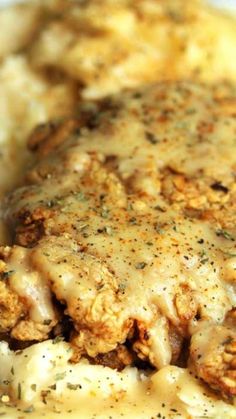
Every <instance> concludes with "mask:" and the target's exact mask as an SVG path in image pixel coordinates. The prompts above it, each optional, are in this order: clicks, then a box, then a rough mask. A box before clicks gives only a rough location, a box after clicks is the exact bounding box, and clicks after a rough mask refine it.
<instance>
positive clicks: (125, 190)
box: [3, 82, 236, 396]
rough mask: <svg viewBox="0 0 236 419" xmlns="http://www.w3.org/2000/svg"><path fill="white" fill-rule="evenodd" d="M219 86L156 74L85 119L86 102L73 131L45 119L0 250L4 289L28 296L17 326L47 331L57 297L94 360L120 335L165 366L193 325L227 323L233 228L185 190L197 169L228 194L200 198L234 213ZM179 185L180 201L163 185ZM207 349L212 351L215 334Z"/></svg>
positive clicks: (75, 340) (229, 124)
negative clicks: (165, 79)
mask: <svg viewBox="0 0 236 419" xmlns="http://www.w3.org/2000/svg"><path fill="white" fill-rule="evenodd" d="M217 90H218V89H217ZM219 90H220V89H219ZM230 94H232V99H231V97H230ZM227 95H228V98H227V101H228V103H229V102H230V100H231V101H232V104H233V103H235V102H234V98H233V92H228V93H227ZM216 96H217V95H216V89H215V88H206V87H205V86H201V85H198V84H193V83H190V82H176V83H161V84H158V85H151V86H149V87H145V88H143V89H140V90H137V91H134V92H128V93H126V94H121V95H119V96H117V98H115V97H114V98H111V99H109V100H106V101H105V102H102V103H101V104H98V105H97V106H93V108H92V110H91V112H90V117H89V116H88V115H87V116H86V119H85V120H84V125H83V117H82V115H83V111H84V110H82V112H81V115H79V117H78V119H79V122H78V124H79V129H78V127H77V124H76V123H75V124H74V121H75V120H74V119H73V120H72V123H71V126H72V127H74V126H75V127H76V130H75V131H74V128H73V129H72V131H71V130H70V129H69V131H68V130H67V127H68V121H65V122H64V124H63V123H62V125H61V127H60V126H59V125H58V126H57V133H58V134H57V135H58V136H56V140H55V141H54V138H55V137H54V133H52V137H51V132H50V130H49V132H47V135H46V136H42V137H40V138H39V139H38V140H37V141H36V142H34V144H36V145H37V146H36V150H35V151H36V152H37V159H38V163H37V164H36V165H35V167H34V168H33V169H32V170H30V171H29V173H28V175H27V178H26V185H25V186H24V187H22V188H20V189H18V190H16V191H15V192H13V194H12V195H11V196H10V197H9V199H8V202H7V206H6V210H5V216H6V218H7V219H8V221H9V222H10V223H11V226H12V228H13V229H14V231H15V232H16V236H15V240H16V242H17V245H15V246H14V247H13V248H12V249H11V248H7V250H6V252H5V253H6V254H5V255H3V256H4V257H3V259H4V261H5V263H6V266H7V268H8V269H9V270H14V271H15V273H14V274H13V275H11V277H10V279H9V288H10V289H13V290H14V292H16V293H18V294H19V295H20V296H21V297H22V296H24V298H25V301H26V302H27V305H28V306H27V313H26V316H25V318H24V319H23V322H22V321H21V322H20V323H19V324H18V325H17V326H16V329H15V331H14V329H13V330H12V335H13V336H17V337H18V339H22V338H25V339H27V340H30V334H31V337H32V339H35V337H36V336H39V337H38V339H40V340H41V339H43V338H44V335H43V334H40V335H37V333H38V332H39V331H40V333H41V330H43V331H44V330H46V331H45V338H46V337H47V336H48V333H49V331H50V330H51V329H52V328H53V327H54V325H56V323H57V321H58V316H57V314H56V312H55V308H54V306H53V298H52V297H53V296H54V298H56V300H57V301H58V304H59V305H60V307H61V308H60V309H61V310H64V313H65V315H66V316H67V317H69V319H70V320H71V326H72V334H71V344H72V345H73V347H76V351H75V355H74V360H75V359H76V360H78V359H79V357H80V356H81V355H83V354H85V355H86V356H89V357H93V358H95V359H99V357H100V359H101V358H102V357H103V356H105V355H104V354H109V353H114V352H113V351H116V349H117V348H118V347H120V345H123V344H124V343H125V342H127V341H128V342H129V345H130V348H131V351H134V352H136V353H137V356H138V357H140V358H141V359H142V360H144V361H147V360H148V361H149V362H150V363H151V364H153V365H154V366H155V367H156V368H162V367H163V366H165V365H168V364H170V363H171V362H178V356H179V353H180V351H181V345H182V342H183V341H184V339H188V340H189V339H190V338H191V336H192V335H193V337H192V346H191V347H192V348H194V345H195V344H194V342H195V341H198V338H197V336H198V335H197V334H196V333H197V332H196V328H197V327H198V324H203V323H202V322H203V320H205V321H206V323H205V326H204V327H203V329H202V330H203V332H204V333H206V341H207V340H208V338H209V339H211V338H210V336H211V333H210V332H209V330H211V329H209V327H211V326H209V325H215V326H214V327H216V328H218V327H219V328H222V333H226V334H227V333H228V329H227V328H226V326H225V325H224V321H225V318H226V316H227V314H228V313H229V312H230V311H231V310H232V309H233V307H234V302H235V296H234V294H233V292H232V283H233V282H234V281H235V275H234V266H235V265H234V264H235V228H234V227H233V226H231V224H229V225H228V227H227V230H225V229H224V223H226V222H227V221H226V220H224V219H221V218H220V217H219V218H218V219H217V220H216V218H215V217H214V216H209V217H206V208H205V207H203V208H202V207H201V206H199V208H197V211H194V210H195V208H190V206H189V196H188V193H187V192H186V190H187V191H188V190H189V189H190V190H191V187H192V189H193V190H195V188H196V186H195V185H196V184H197V183H198V182H199V184H200V187H201V188H202V189H201V190H202V191H203V190H204V191H205V190H208V191H210V189H212V191H213V193H216V194H218V193H219V194H227V195H229V200H228V201H226V202H227V203H222V202H220V200H219V199H214V200H213V203H212V202H210V201H209V205H208V207H207V209H208V210H209V211H212V210H217V211H219V212H221V211H222V214H223V215H222V217H224V213H227V214H228V213H229V216H230V217H234V214H233V213H232V206H230V205H229V206H227V205H228V203H229V202H230V200H231V201H233V196H234V193H235V192H234V182H235V178H234V167H235V164H236V160H235V159H236V156H235V153H234V152H233V151H234V148H235V143H234V141H235V127H236V125H235V123H236V122H235V118H234V116H233V114H232V110H231V111H230V112H229V113H228V112H227V115H226V114H225V108H224V104H223V103H224V101H223V100H219V99H218V98H217V97H216ZM190 110H191V111H190ZM216 115H217V117H216ZM199 126H200V127H201V128H200V130H199ZM203 126H204V127H207V128H204V129H203ZM209 127H210V128H209ZM58 138H59V139H60V141H58ZM31 141H32V138H31ZM47 142H48V144H49V146H48V147H47ZM31 146H32V143H31ZM168 180H170V185H171V186H166V187H165V188H164V187H163V185H164V184H165V183H166V182H167V183H168ZM157 184H159V185H160V187H159V188H158V187H156V185H157ZM186 185H187V186H186ZM174 188H176V189H177V190H179V191H181V193H182V198H181V200H179V199H176V198H175V199H172V198H170V195H169V190H170V191H172V190H174ZM171 193H172V192H171ZM29 232H30V233H29ZM22 246H24V248H23V247H22ZM32 290H34V291H33V292H32ZM36 290H37V295H36V294H35V293H36ZM36 297H37V298H36ZM36 300H37V305H36V303H35V302H36ZM32 307H33V311H32V310H31V309H32ZM35 310H36V311H35ZM45 322H46V326H48V329H47V328H45V329H44V328H43V327H42V326H43V325H45ZM39 324H41V326H40V330H39ZM31 326H32V328H31ZM212 327H213V326H212ZM19 330H20V333H19V332H18V331H19ZM217 330H218V329H217ZM208 332H209V333H208ZM17 333H18V334H17ZM230 333H231V332H230ZM212 342H213V340H212ZM209 348H210V349H209V359H211V357H212V359H215V355H214V353H216V354H217V353H218V346H217V344H216V346H215V345H214V343H212V346H211V345H210V346H209ZM199 350H200V351H201V350H202V345H200V349H199ZM107 356H108V358H107V359H109V355H107ZM206 356H207V352H206ZM104 359H105V358H104ZM110 359H111V358H110ZM130 359H132V357H131V358H130ZM192 360H193V361H194V363H195V364H196V369H197V373H198V374H199V376H201V377H202V378H203V379H204V380H205V381H206V382H207V383H208V384H209V385H210V386H213V387H214V388H217V389H218V390H219V391H221V392H223V393H224V394H228V395H229V396H230V395H231V394H233V393H232V388H231V387H230V385H229V384H228V385H225V387H223V385H222V380H218V378H217V379H214V374H215V372H214V371H215V370H214V371H213V372H211V373H210V372H209V369H208V367H207V366H206V365H205V364H204V365H203V371H207V373H206V374H205V373H204V372H202V369H201V368H200V367H198V363H197V360H196V359H195V357H194V355H193V356H192ZM206 362H208V361H206ZM214 362H215V361H214ZM219 369H220V370H222V371H223V370H224V366H221V364H219ZM217 374H218V373H216V376H217V377H218V375H217ZM227 374H228V372H227ZM227 374H226V375H227ZM230 374H231V373H230ZM231 375H232V374H231ZM223 376H224V373H222V377H223ZM209 377H210V378H209ZM212 377H213V378H212ZM228 378H229V377H228ZM230 378H231V379H232V377H231V376H230Z"/></svg>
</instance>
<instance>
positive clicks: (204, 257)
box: [200, 250, 209, 264]
mask: <svg viewBox="0 0 236 419" xmlns="http://www.w3.org/2000/svg"><path fill="white" fill-rule="evenodd" d="M208 260H209V258H208V257H207V255H206V251H205V250H202V251H201V253H200V263H202V264H204V263H206V262H207V261H208Z"/></svg>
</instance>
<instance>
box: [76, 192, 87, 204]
mask: <svg viewBox="0 0 236 419" xmlns="http://www.w3.org/2000/svg"><path fill="white" fill-rule="evenodd" d="M73 195H74V196H75V198H76V200H77V201H80V202H85V201H87V198H86V196H85V195H84V193H83V192H81V191H80V192H74V193H73Z"/></svg>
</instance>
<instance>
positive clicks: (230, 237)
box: [216, 229, 235, 241]
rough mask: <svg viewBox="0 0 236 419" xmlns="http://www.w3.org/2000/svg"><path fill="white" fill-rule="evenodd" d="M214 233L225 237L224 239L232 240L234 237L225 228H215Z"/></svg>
mask: <svg viewBox="0 0 236 419" xmlns="http://www.w3.org/2000/svg"><path fill="white" fill-rule="evenodd" d="M216 235H217V236H218V237H224V239H226V240H232V241H234V240H235V239H234V237H233V236H232V234H230V233H229V232H228V231H226V230H221V229H219V230H216Z"/></svg>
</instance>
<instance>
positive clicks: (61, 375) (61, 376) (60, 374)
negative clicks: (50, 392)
mask: <svg viewBox="0 0 236 419" xmlns="http://www.w3.org/2000/svg"><path fill="white" fill-rule="evenodd" d="M65 376H66V371H65V372H58V373H57V374H56V375H55V380H56V381H60V380H63V379H64V378H65Z"/></svg>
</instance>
